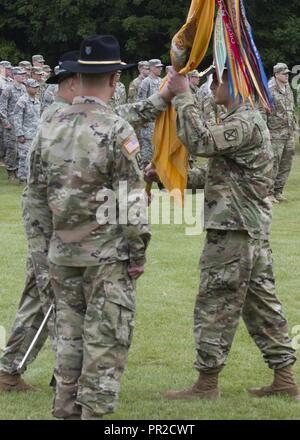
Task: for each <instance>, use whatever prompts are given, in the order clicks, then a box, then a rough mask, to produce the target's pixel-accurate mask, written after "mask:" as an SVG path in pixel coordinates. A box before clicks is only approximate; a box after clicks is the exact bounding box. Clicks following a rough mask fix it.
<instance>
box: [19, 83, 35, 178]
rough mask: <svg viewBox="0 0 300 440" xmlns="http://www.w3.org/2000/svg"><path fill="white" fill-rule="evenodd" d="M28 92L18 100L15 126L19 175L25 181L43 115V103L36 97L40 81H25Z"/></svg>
mask: <svg viewBox="0 0 300 440" xmlns="http://www.w3.org/2000/svg"><path fill="white" fill-rule="evenodd" d="M24 84H25V86H26V90H27V93H25V94H24V95H23V96H21V98H20V99H19V100H18V101H17V103H16V106H15V110H14V126H15V134H16V137H17V146H18V157H19V166H18V172H17V177H18V179H19V182H21V183H25V182H26V181H27V176H28V153H29V149H30V146H31V143H32V139H33V138H34V137H35V135H36V132H37V130H38V126H39V122H40V117H41V103H40V101H39V100H38V99H37V98H36V95H37V93H38V90H39V87H40V83H38V82H37V81H35V80H34V79H32V78H29V79H27V80H26V81H25V82H24Z"/></svg>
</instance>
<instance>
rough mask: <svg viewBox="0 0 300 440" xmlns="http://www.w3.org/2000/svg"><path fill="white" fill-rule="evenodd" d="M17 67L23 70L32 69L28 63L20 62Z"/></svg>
mask: <svg viewBox="0 0 300 440" xmlns="http://www.w3.org/2000/svg"><path fill="white" fill-rule="evenodd" d="M19 67H24V68H25V69H32V65H31V62H30V61H20V62H19Z"/></svg>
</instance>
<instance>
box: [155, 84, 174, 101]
mask: <svg viewBox="0 0 300 440" xmlns="http://www.w3.org/2000/svg"><path fill="white" fill-rule="evenodd" d="M159 95H160V96H161V98H163V100H164V101H166V102H167V103H169V102H171V101H172V99H173V98H174V96H175V95H174V94H173V93H172V92H171V90H170V89H169V86H168V84H167V83H166V84H165V85H164V87H163V88H162V89H161V91H160V92H159Z"/></svg>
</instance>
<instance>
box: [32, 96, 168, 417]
mask: <svg viewBox="0 0 300 440" xmlns="http://www.w3.org/2000/svg"><path fill="white" fill-rule="evenodd" d="M165 109H166V104H165V103H164V101H163V99H162V98H160V97H158V96H153V97H152V98H150V99H149V100H147V101H146V102H139V103H136V104H134V105H124V106H121V107H119V108H118V109H117V112H118V113H119V114H120V115H122V116H125V117H126V119H127V120H129V121H130V122H132V123H133V124H134V125H135V126H137V125H138V122H139V123H144V122H145V121H147V120H149V119H150V120H151V119H154V118H155V117H156V116H157V115H158V114H159V113H160V112H161V111H163V110H165ZM83 116H84V117H83ZM79 133H80V136H78V134H79ZM62 151H63V152H64V155H62V154H61V152H62ZM68 158H70V159H68ZM30 162H31V171H30V177H29V213H30V224H31V233H30V240H29V242H30V246H31V249H32V253H33V257H34V258H35V254H36V250H37V252H38V253H39V252H41V251H42V253H44V254H45V253H46V252H48V248H49V252H48V256H49V260H50V263H51V265H50V266H51V267H50V273H51V282H52V286H53V288H54V292H55V297H56V311H57V334H58V344H57V362H56V369H55V377H56V380H57V389H56V397H55V401H54V412H53V413H54V415H55V416H56V417H59V418H60V417H68V416H72V415H74V416H75V415H80V414H81V407H83V408H84V409H87V410H89V411H90V412H91V413H92V414H93V416H94V417H96V418H100V417H101V416H102V415H103V414H106V413H109V412H112V411H114V409H115V406H116V403H117V400H118V394H119V382H120V377H121V375H122V373H123V371H124V368H125V364H126V358H127V353H128V349H129V346H130V343H131V339H132V330H133V325H134V315H135V286H134V282H133V281H132V280H131V278H130V277H129V275H128V272H127V268H128V264H129V263H131V264H136V265H141V264H143V263H144V258H145V249H146V246H147V244H148V241H149V238H150V233H149V228H148V226H147V225H146V224H144V225H142V224H139V223H137V224H136V225H134V226H133V225H132V226H130V225H129V226H126V225H124V226H122V227H120V225H118V224H116V225H103V226H100V225H99V224H98V223H97V221H96V212H97V209H98V208H99V207H100V205H101V203H100V202H97V200H96V198H97V193H98V191H99V190H100V189H108V188H110V189H114V190H117V188H118V185H119V182H120V181H127V183H128V190H130V189H134V188H135V189H136V190H137V192H138V193H140V192H141V191H142V189H143V188H144V183H143V179H142V174H141V170H140V168H141V164H140V159H139V145H138V142H137V140H136V137H135V134H134V131H133V128H132V127H131V126H130V125H129V124H128V123H127V122H125V120H124V119H122V118H120V117H119V116H117V115H116V114H114V113H113V112H112V110H111V109H110V108H109V106H107V105H105V104H104V103H103V102H102V101H100V100H99V99H97V98H95V99H94V98H90V97H88V98H84V97H78V98H76V99H75V100H74V103H73V105H72V106H71V107H70V108H69V109H67V110H64V111H63V112H60V113H58V114H57V116H56V117H54V118H53V119H52V120H51V121H50V122H48V121H47V119H44V123H43V124H42V125H41V128H40V132H39V136H38V138H37V142H36V143H35V144H34V146H33V149H32V155H31V161H30ZM142 194H143V192H142ZM140 197H142V195H140ZM131 203H132V202H131V201H129V206H130V204H131ZM49 241H50V245H49ZM37 258H38V255H37ZM83 341H84V342H83ZM82 417H84V416H82Z"/></svg>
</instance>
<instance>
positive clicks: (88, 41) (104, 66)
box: [66, 35, 135, 74]
mask: <svg viewBox="0 0 300 440" xmlns="http://www.w3.org/2000/svg"><path fill="white" fill-rule="evenodd" d="M134 66H135V64H126V63H123V62H122V61H121V55H120V45H119V42H118V40H117V39H116V38H115V37H114V36H113V35H92V36H90V37H87V38H85V39H84V40H83V41H82V43H81V46H80V54H79V59H78V62H77V63H75V65H74V66H71V65H69V63H68V62H66V68H67V69H70V70H71V71H72V72H74V73H85V74H89V73H106V72H114V71H117V70H127V69H130V68H131V67H134Z"/></svg>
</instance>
